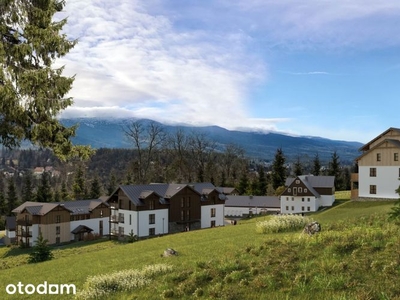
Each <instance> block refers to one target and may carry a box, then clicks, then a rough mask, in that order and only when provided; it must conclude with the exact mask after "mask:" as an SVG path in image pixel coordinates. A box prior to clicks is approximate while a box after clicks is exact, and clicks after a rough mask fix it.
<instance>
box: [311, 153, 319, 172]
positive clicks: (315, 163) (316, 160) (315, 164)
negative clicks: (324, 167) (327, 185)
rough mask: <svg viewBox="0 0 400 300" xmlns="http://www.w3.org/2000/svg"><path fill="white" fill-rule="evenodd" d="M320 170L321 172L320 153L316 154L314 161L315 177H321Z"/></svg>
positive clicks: (313, 170)
mask: <svg viewBox="0 0 400 300" xmlns="http://www.w3.org/2000/svg"><path fill="white" fill-rule="evenodd" d="M320 170H321V162H320V161H319V155H318V153H317V154H315V157H314V160H313V169H312V172H311V173H312V174H313V175H314V176H319V175H320Z"/></svg>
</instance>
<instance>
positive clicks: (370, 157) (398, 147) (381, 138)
mask: <svg viewBox="0 0 400 300" xmlns="http://www.w3.org/2000/svg"><path fill="white" fill-rule="evenodd" d="M360 151H362V152H363V153H362V154H361V155H360V156H359V157H357V158H356V162H357V164H358V173H354V174H352V178H351V181H352V184H351V188H352V195H351V196H352V199H358V198H372V199H397V198H399V195H398V194H397V193H396V189H398V188H399V185H400V181H399V178H400V159H399V155H400V129H399V128H393V127H391V128H389V129H387V130H386V131H384V132H383V133H381V134H380V135H378V136H377V137H375V138H374V139H372V140H371V141H369V142H368V143H366V144H365V145H364V146H362V147H361V148H360Z"/></svg>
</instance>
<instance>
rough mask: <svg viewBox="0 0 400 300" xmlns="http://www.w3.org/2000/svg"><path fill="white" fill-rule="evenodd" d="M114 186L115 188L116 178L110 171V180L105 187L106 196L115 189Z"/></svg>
mask: <svg viewBox="0 0 400 300" xmlns="http://www.w3.org/2000/svg"><path fill="white" fill-rule="evenodd" d="M116 188H117V179H116V178H115V175H114V173H111V177H110V181H109V184H108V187H107V193H108V196H111V194H112V193H113V192H114V191H115V189H116Z"/></svg>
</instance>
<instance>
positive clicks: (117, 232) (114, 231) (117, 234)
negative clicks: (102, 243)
mask: <svg viewBox="0 0 400 300" xmlns="http://www.w3.org/2000/svg"><path fill="white" fill-rule="evenodd" d="M110 234H111V235H114V236H119V231H118V229H111V232H110Z"/></svg>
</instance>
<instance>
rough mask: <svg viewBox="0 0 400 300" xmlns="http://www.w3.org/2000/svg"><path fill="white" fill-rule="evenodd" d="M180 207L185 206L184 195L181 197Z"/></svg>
mask: <svg viewBox="0 0 400 300" xmlns="http://www.w3.org/2000/svg"><path fill="white" fill-rule="evenodd" d="M181 207H185V197H183V198H182V199H181Z"/></svg>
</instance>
